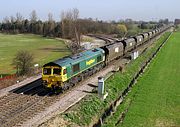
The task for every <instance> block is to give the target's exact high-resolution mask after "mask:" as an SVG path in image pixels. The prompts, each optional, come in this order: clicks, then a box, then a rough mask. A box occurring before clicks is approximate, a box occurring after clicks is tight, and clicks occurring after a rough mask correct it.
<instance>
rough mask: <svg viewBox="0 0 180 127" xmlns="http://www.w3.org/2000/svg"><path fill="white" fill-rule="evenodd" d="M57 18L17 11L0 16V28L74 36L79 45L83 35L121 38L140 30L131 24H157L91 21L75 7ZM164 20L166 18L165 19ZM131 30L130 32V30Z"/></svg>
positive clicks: (16, 32)
mask: <svg viewBox="0 0 180 127" xmlns="http://www.w3.org/2000/svg"><path fill="white" fill-rule="evenodd" d="M60 19H61V20H60V21H55V20H54V19H53V15H52V13H49V14H48V19H47V20H46V21H42V20H40V19H39V18H38V16H37V13H36V11H35V10H33V11H32V12H31V13H30V16H29V19H25V18H24V17H23V16H22V15H21V14H20V13H17V14H16V16H10V17H5V18H4V19H3V21H2V22H1V23H0V31H1V32H4V33H13V34H18V33H33V34H38V35H43V36H45V37H47V36H48V37H62V38H67V39H74V41H75V42H77V44H79V43H80V39H81V38H80V36H81V35H82V34H89V33H91V34H97V33H98V34H101V33H102V34H118V37H124V36H132V35H134V34H137V33H138V32H139V31H135V32H134V24H138V27H139V29H153V28H155V27H156V26H157V22H152V23H151V22H148V23H146V22H136V21H133V20H132V19H126V20H120V21H118V22H116V21H111V22H106V21H102V20H97V19H96V20H93V19H92V18H87V19H80V18H79V10H78V9H76V8H75V9H71V10H68V11H63V12H62V13H61V17H60ZM161 22H163V20H161ZM164 22H168V21H167V20H165V21H164ZM149 24H150V25H149ZM132 30H133V32H131V31H132Z"/></svg>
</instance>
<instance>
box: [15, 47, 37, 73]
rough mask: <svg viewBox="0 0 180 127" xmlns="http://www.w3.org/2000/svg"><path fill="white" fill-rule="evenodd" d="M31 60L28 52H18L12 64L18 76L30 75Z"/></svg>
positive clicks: (31, 57)
mask: <svg viewBox="0 0 180 127" xmlns="http://www.w3.org/2000/svg"><path fill="white" fill-rule="evenodd" d="M33 60H34V58H33V55H32V54H31V53H30V52H28V51H26V50H20V51H18V52H17V54H16V56H15V58H14V59H13V63H12V64H13V65H15V66H16V70H17V74H18V75H27V74H31V73H32V70H33V68H32V67H33Z"/></svg>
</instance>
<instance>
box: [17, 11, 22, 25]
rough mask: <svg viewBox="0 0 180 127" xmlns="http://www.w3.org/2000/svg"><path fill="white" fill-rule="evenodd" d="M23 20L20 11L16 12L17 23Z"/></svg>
mask: <svg viewBox="0 0 180 127" xmlns="http://www.w3.org/2000/svg"><path fill="white" fill-rule="evenodd" d="M22 20H23V16H22V15H21V14H20V13H16V21H17V22H18V23H21V22H22Z"/></svg>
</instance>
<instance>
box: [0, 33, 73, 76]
mask: <svg viewBox="0 0 180 127" xmlns="http://www.w3.org/2000/svg"><path fill="white" fill-rule="evenodd" d="M18 50H28V51H30V52H31V53H32V54H33V55H34V58H35V63H38V64H39V65H40V66H41V65H43V64H44V63H47V62H49V61H52V60H55V59H58V58H60V57H63V56H66V55H69V54H70V51H69V49H68V48H67V46H66V45H65V44H64V42H63V41H59V40H56V39H49V38H43V37H41V36H38V35H32V34H18V35H7V34H1V33H0V74H12V73H14V72H15V70H14V69H13V66H12V65H11V63H12V59H13V58H14V56H15V54H16V53H17V51H18Z"/></svg>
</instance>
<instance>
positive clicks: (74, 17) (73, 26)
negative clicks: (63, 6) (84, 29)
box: [61, 8, 80, 45]
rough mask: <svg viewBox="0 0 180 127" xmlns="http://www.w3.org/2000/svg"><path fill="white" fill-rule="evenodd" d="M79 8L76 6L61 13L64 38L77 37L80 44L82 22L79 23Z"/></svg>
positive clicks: (77, 42)
mask: <svg viewBox="0 0 180 127" xmlns="http://www.w3.org/2000/svg"><path fill="white" fill-rule="evenodd" d="M78 18H79V10H78V9H76V8H74V9H73V10H69V11H66V12H64V11H63V12H62V13H61V22H62V35H63V37H64V38H71V39H72V38H75V39H76V44H77V45H80V28H79V27H80V24H79V23H78Z"/></svg>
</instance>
